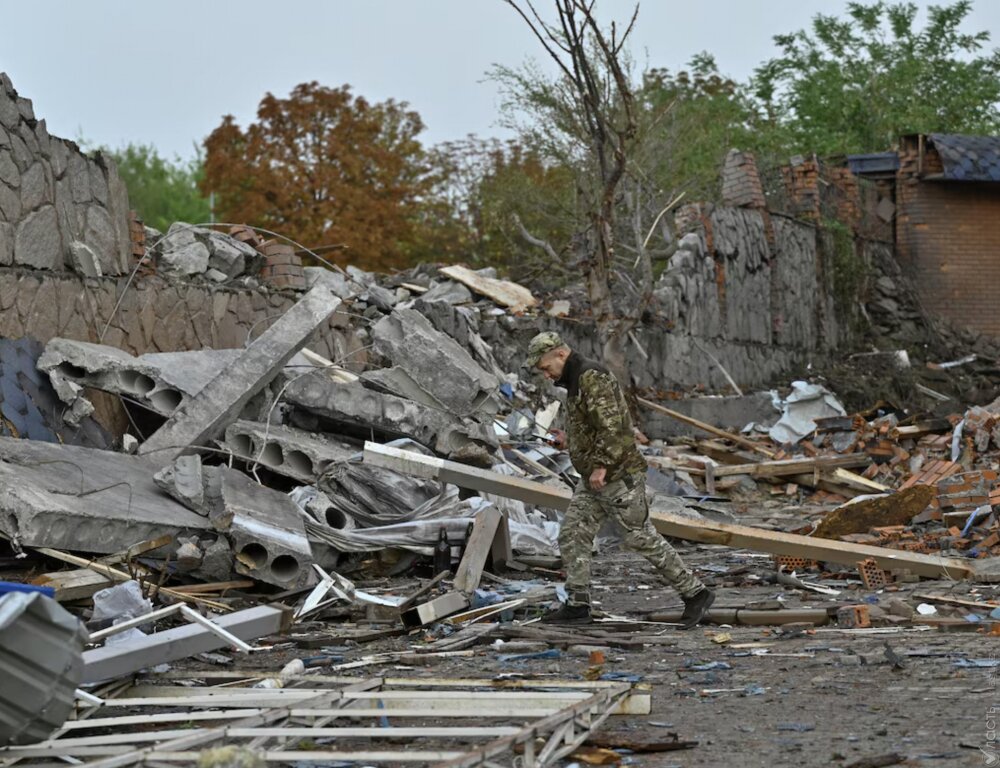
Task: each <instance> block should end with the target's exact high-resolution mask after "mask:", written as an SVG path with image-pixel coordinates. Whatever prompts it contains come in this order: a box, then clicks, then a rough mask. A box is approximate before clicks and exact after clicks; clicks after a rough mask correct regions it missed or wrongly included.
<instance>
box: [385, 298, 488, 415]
mask: <svg viewBox="0 0 1000 768" xmlns="http://www.w3.org/2000/svg"><path fill="white" fill-rule="evenodd" d="M373 336H374V340H375V348H376V349H377V350H378V351H379V352H380V353H381V354H382V355H384V356H385V357H387V358H388V359H389V360H391V361H392V363H393V365H394V366H395V367H396V368H397V369H399V373H397V374H395V376H396V379H397V381H398V380H399V379H400V377H401V376H402V375H405V376H408V377H409V378H410V379H411V380H412V385H410V386H413V387H418V388H420V389H421V390H423V391H424V392H425V393H426V395H427V397H429V398H431V402H435V403H437V404H438V405H439V407H442V406H443V407H444V408H447V409H448V410H450V411H451V412H452V413H454V414H455V415H457V416H459V417H466V416H473V415H487V416H488V415H492V414H494V413H496V411H497V409H498V408H499V400H498V398H497V390H498V389H499V386H500V382H499V380H498V379H497V378H496V377H495V376H494V375H493V374H491V373H487V372H486V371H484V370H483V369H482V368H481V367H480V366H479V365H478V364H477V363H476V361H475V360H473V359H472V357H471V355H469V353H468V352H466V351H465V349H463V348H462V347H461V346H459V344H458V342H456V341H455V340H454V339H452V338H451V337H449V336H446V335H445V334H443V333H441V332H440V331H438V330H437V329H435V328H434V326H432V325H431V323H430V321H429V320H428V319H427V318H426V317H424V316H423V315H421V314H420V313H419V312H417V311H415V310H412V309H396V310H393V312H392V314H391V315H389V316H387V317H384V318H382V319H381V320H380V321H379V322H378V323H376V325H375V328H374V330H373ZM424 402H426V401H424Z"/></svg>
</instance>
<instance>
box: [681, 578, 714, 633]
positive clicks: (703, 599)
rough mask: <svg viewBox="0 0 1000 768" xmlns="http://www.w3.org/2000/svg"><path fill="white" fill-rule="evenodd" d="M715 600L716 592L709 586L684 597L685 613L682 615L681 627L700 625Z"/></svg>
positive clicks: (692, 627)
mask: <svg viewBox="0 0 1000 768" xmlns="http://www.w3.org/2000/svg"><path fill="white" fill-rule="evenodd" d="M714 602H715V593H714V592H713V591H712V590H710V589H709V588H708V587H702V588H701V591H700V592H697V593H695V594H694V595H692V596H691V597H685V598H684V613H683V615H682V616H681V629H694V628H695V627H696V626H698V622H700V621H701V620H702V619H703V618H705V614H706V613H708V609H709V608H710V607H711V606H712V603H714Z"/></svg>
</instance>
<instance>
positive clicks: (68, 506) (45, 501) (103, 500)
mask: <svg viewBox="0 0 1000 768" xmlns="http://www.w3.org/2000/svg"><path fill="white" fill-rule="evenodd" d="M157 469H159V464H158V463H157V462H154V461H152V460H150V459H147V458H143V457H137V456H126V455H123V454H120V453H112V452H110V451H100V450H94V449H90V448H79V447H75V446H66V445H57V444H53V443H42V442H37V441H34V440H15V439H11V438H0V530H2V531H3V532H4V534H5V535H7V536H8V537H9V538H10V539H11V540H12V541H14V542H16V543H17V544H19V545H20V546H30V547H51V548H54V549H68V550H72V551H80V552H91V553H98V554H110V553H112V552H120V551H122V550H125V549H127V548H128V547H130V546H132V545H133V544H135V543H136V542H139V541H148V540H151V539H155V538H158V537H160V536H164V535H168V536H170V537H173V536H176V535H180V534H188V533H194V532H197V531H204V530H210V529H211V524H210V522H209V520H208V519H207V518H206V517H204V516H202V515H198V514H196V513H194V512H192V511H191V510H189V509H187V508H186V507H184V506H182V505H181V504H178V503H177V502H175V501H173V500H172V499H170V498H167V497H165V496H164V495H163V494H162V493H161V492H160V490H159V489H158V488H157V487H156V485H155V483H154V482H153V474H154V473H155V472H156V470H157Z"/></svg>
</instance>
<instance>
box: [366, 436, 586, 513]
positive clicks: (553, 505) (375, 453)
mask: <svg viewBox="0 0 1000 768" xmlns="http://www.w3.org/2000/svg"><path fill="white" fill-rule="evenodd" d="M363 456H364V463H365V464H370V465H372V466H375V467H382V468H384V469H392V470H395V471H397V472H403V473H404V474H408V475H414V476H416V477H424V478H427V479H433V480H440V481H441V482H443V483H451V484H453V485H457V486H459V487H460V488H469V489H471V490H474V491H486V492H487V493H495V494H497V495H498V496H503V497H505V498H508V499H518V500H519V501H523V502H526V503H528V504H534V505H536V506H540V507H548V508H550V509H558V510H565V509H566V508H567V507H568V506H569V502H570V499H571V498H572V497H573V492H572V491H570V490H569V489H568V488H554V487H553V486H550V485H545V484H544V483H538V482H535V481H533V480H525V479H524V478H521V477H511V476H510V475H502V474H500V473H499V472H492V471H490V470H488V469H480V468H478V467H470V466H468V465H466V464H459V463H458V462H456V461H448V460H446V459H441V458H438V457H437V456H424V455H423V454H420V453H415V452H414V451H406V450H402V449H400V448H393V447H392V446H389V445H380V444H378V443H372V442H366V443H365V448H364V454H363Z"/></svg>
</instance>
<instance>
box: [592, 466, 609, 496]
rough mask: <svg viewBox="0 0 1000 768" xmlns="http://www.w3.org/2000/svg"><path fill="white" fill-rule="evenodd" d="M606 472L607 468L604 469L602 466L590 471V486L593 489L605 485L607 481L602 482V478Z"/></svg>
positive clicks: (597, 489)
mask: <svg viewBox="0 0 1000 768" xmlns="http://www.w3.org/2000/svg"><path fill="white" fill-rule="evenodd" d="M607 474H608V470H606V469H605V468H604V467H598V468H597V469H595V470H594V471H593V472H591V473H590V487H591V488H592V489H593V490H595V491H599V490H601V488H603V487H604V486H605V485H607V483H605V482H604V478H605V476H606V475H607Z"/></svg>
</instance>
